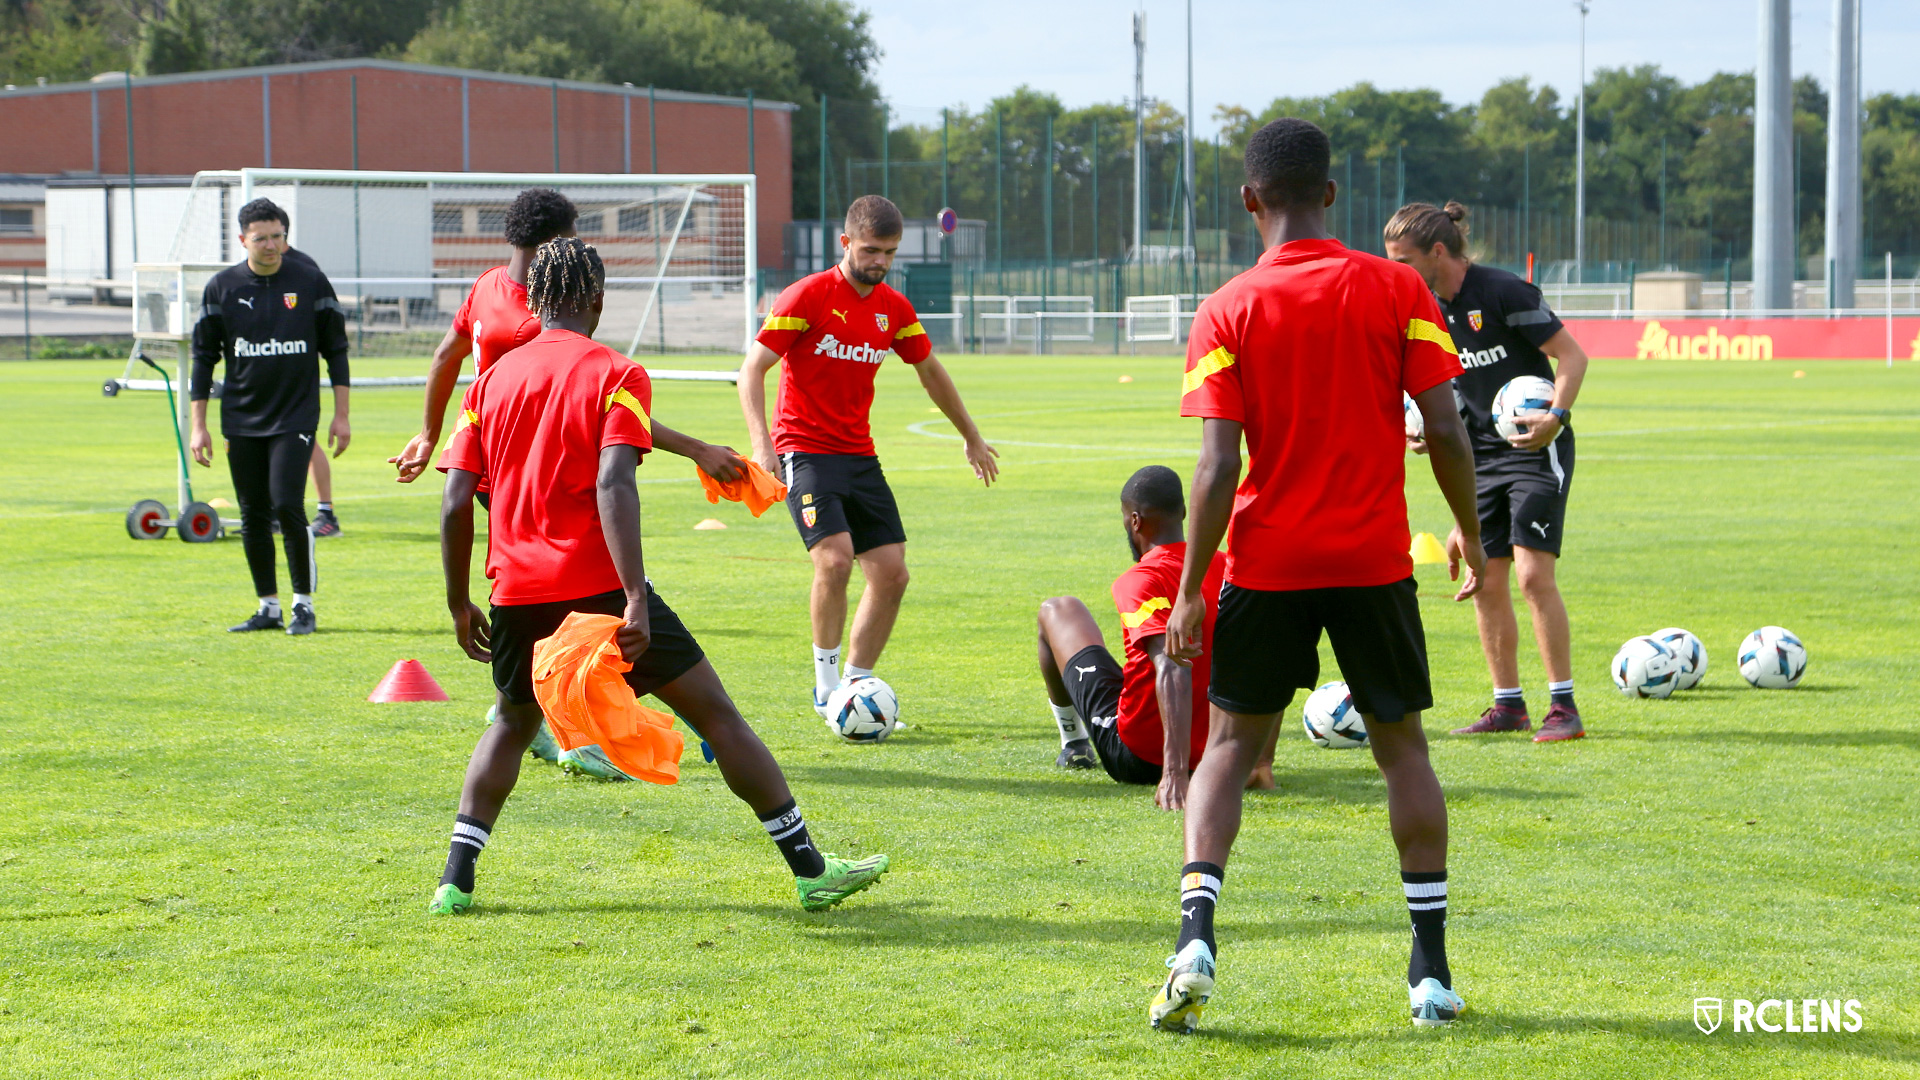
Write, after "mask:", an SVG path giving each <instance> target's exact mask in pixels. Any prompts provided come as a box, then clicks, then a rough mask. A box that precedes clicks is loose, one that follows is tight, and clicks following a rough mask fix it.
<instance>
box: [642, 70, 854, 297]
mask: <svg viewBox="0 0 1920 1080" xmlns="http://www.w3.org/2000/svg"><path fill="white" fill-rule="evenodd" d="M648 93H649V94H651V93H652V91H651V90H649V91H648ZM828 239H829V236H828V233H827V95H825V94H821V95H820V269H822V270H825V269H826V268H828V267H830V266H832V265H833V264H832V263H830V262H828V261H827V245H828Z"/></svg>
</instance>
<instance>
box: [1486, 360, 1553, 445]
mask: <svg viewBox="0 0 1920 1080" xmlns="http://www.w3.org/2000/svg"><path fill="white" fill-rule="evenodd" d="M1552 404H1553V384H1552V383H1550V382H1548V381H1547V380H1545V379H1543V378H1541V377H1540V376H1538V375H1522V376H1520V377H1519V378H1517V379H1515V380H1513V381H1512V382H1510V383H1508V384H1507V385H1505V386H1503V387H1501V388H1500V392H1499V393H1497V394H1495V395H1493V426H1494V427H1496V428H1498V429H1499V431H1500V437H1501V438H1503V439H1511V438H1513V437H1514V436H1515V435H1524V434H1526V428H1524V427H1522V426H1521V425H1519V424H1516V423H1514V422H1513V418H1514V417H1515V416H1517V415H1519V414H1520V413H1530V412H1545V411H1546V409H1547V406H1549V405H1552Z"/></svg>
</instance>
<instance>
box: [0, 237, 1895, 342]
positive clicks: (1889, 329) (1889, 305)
mask: <svg viewBox="0 0 1920 1080" xmlns="http://www.w3.org/2000/svg"><path fill="white" fill-rule="evenodd" d="M21 273H22V274H25V273H26V271H24V270H23V271H21ZM1887 366H1888V367H1889V368H1891V367H1892V366H1893V252H1891V251H1889V252H1887Z"/></svg>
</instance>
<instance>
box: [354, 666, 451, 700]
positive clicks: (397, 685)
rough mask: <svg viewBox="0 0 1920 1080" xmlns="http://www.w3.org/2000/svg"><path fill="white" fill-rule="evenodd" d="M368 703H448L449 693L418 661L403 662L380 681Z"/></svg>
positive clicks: (369, 695)
mask: <svg viewBox="0 0 1920 1080" xmlns="http://www.w3.org/2000/svg"><path fill="white" fill-rule="evenodd" d="M367 700H368V701H446V700H447V692H446V691H445V690H442V689H440V684H439V683H437V682H435V681H434V679H433V676H431V675H429V674H427V669H426V668H424V667H422V666H421V665H420V661H418V660H402V661H400V662H399V663H397V664H395V665H393V670H391V671H389V672H387V676H386V678H384V679H381V680H380V685H379V686H376V687H374V688H373V693H371V694H368V695H367Z"/></svg>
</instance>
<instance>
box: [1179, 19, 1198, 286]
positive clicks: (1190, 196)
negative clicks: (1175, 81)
mask: <svg viewBox="0 0 1920 1080" xmlns="http://www.w3.org/2000/svg"><path fill="white" fill-rule="evenodd" d="M1185 128H1186V130H1185V131H1184V132H1183V133H1182V134H1181V141H1182V144H1183V145H1182V147H1181V150H1180V153H1181V155H1182V157H1181V161H1182V163H1183V164H1182V165H1181V168H1182V169H1183V170H1184V175H1185V177H1186V181H1187V197H1186V200H1185V202H1184V204H1183V205H1182V207H1181V209H1182V211H1183V215H1182V220H1181V222H1180V230H1181V233H1182V237H1181V252H1182V254H1185V253H1186V252H1188V251H1192V250H1193V226H1194V220H1193V206H1194V188H1195V185H1194V182H1193V181H1194V176H1193V0H1187V122H1186V125H1185ZM1196 272H1197V270H1196ZM1194 291H1195V292H1198V291H1199V287H1198V286H1197V285H1196V286H1195V289H1194Z"/></svg>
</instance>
